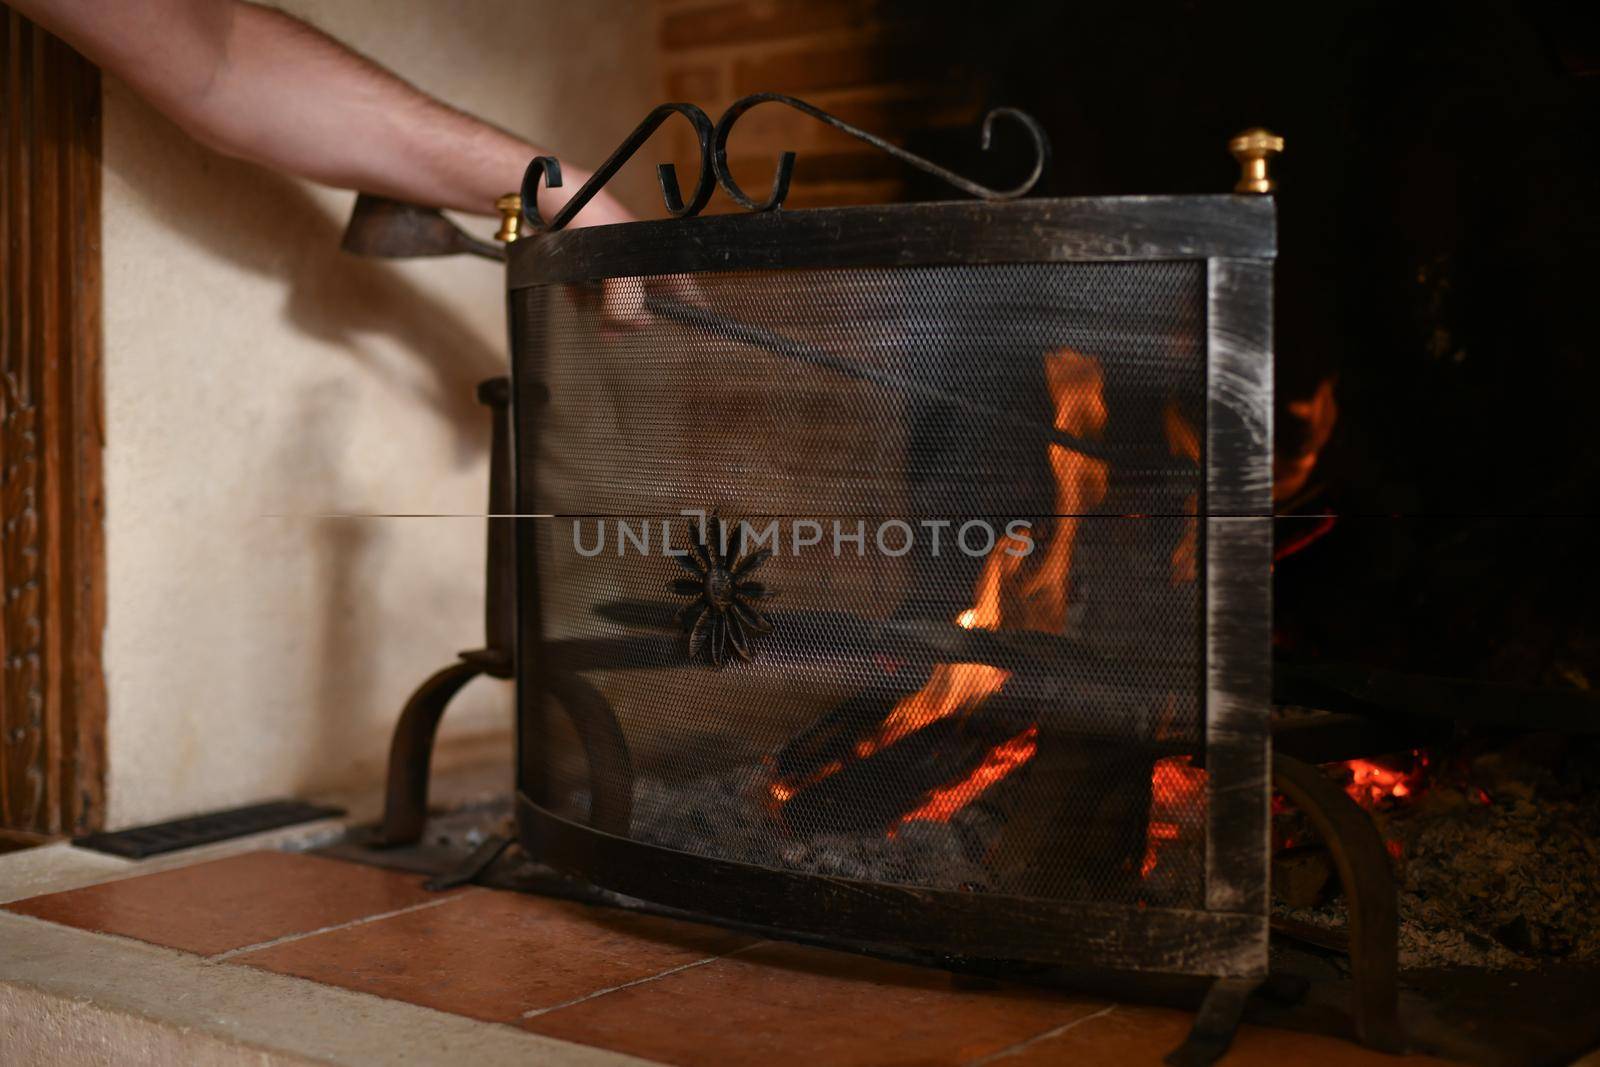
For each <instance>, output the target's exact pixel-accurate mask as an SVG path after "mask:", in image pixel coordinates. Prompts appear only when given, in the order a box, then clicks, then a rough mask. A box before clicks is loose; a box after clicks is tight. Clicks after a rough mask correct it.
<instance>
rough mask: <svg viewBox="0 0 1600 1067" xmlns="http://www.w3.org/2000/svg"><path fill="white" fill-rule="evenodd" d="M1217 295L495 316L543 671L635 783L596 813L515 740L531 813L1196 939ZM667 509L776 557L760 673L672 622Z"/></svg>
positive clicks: (883, 292)
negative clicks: (1210, 365)
mask: <svg viewBox="0 0 1600 1067" xmlns="http://www.w3.org/2000/svg"><path fill="white" fill-rule="evenodd" d="M1204 292H1205V285H1204V267H1203V264H1200V263H1195V262H1143V263H1071V264H1034V265H1008V266H978V267H934V268H915V269H881V270H833V271H788V272H754V273H727V274H709V275H697V276H693V277H686V276H674V277H667V278H651V279H637V278H635V279H621V280H617V281H613V282H610V283H607V284H606V285H605V286H599V285H593V286H546V287H535V288H531V289H526V290H521V291H519V292H517V293H516V294H514V299H515V301H516V303H515V305H514V307H513V313H514V315H515V316H517V319H518V333H517V336H518V338H519V342H518V343H519V346H520V347H519V351H518V353H517V358H518V360H519V374H518V386H519V389H521V390H522V393H521V394H520V395H519V398H518V399H519V403H518V407H517V410H518V413H519V419H520V420H521V422H520V424H519V427H518V436H519V449H520V450H521V463H520V470H519V479H520V480H519V493H520V497H521V498H520V500H519V510H521V511H523V512H537V513H541V514H550V515H552V516H555V517H553V518H549V519H542V520H538V521H535V522H532V523H529V524H527V529H528V530H529V533H527V534H526V535H525V536H527V537H528V538H529V539H530V541H531V543H530V544H525V545H524V546H523V547H524V549H525V550H531V551H533V552H534V553H535V556H536V559H537V561H538V568H539V575H540V581H539V584H540V602H539V604H538V605H537V608H538V611H539V613H540V627H541V629H542V633H543V640H544V649H543V652H544V659H543V661H544V663H545V664H546V666H547V668H548V669H551V670H562V671H577V672H579V673H581V674H582V676H583V677H584V678H585V679H586V680H587V681H588V682H589V683H590V684H592V685H593V686H594V687H595V688H596V689H597V690H598V691H599V693H600V694H601V695H602V696H603V698H604V700H605V702H606V703H608V704H609V706H610V709H611V713H612V714H614V716H615V718H616V720H617V723H618V724H619V726H620V730H621V735H622V737H623V738H624V739H625V741H626V745H627V749H628V752H629V755H630V768H629V770H628V771H626V772H622V771H617V770H615V769H614V768H600V769H598V773H599V774H600V775H601V778H602V780H600V781H597V782H596V781H592V780H591V768H590V767H589V765H588V760H587V758H586V756H585V754H584V748H583V746H582V745H581V744H580V743H579V741H578V735H577V733H576V732H575V731H574V730H573V729H572V728H571V726H570V724H569V723H567V721H566V711H565V710H563V709H562V708H561V707H560V705H558V704H556V703H555V702H554V701H546V702H545V704H544V705H543V706H542V707H540V706H535V707H533V708H524V710H523V712H522V714H524V715H530V714H531V715H540V716H542V717H543V719H544V720H545V721H544V722H543V723H542V724H541V730H540V736H541V738H542V744H541V746H540V747H539V748H538V750H537V751H536V752H534V753H533V754H532V756H531V758H533V759H536V760H538V761H539V763H540V766H539V767H538V775H537V777H538V780H539V781H540V782H541V783H542V788H541V792H542V796H539V797H538V798H537V799H539V800H540V801H541V802H542V803H543V804H544V805H545V806H547V807H548V808H550V809H551V810H552V811H555V812H556V813H558V814H561V815H564V816H566V817H568V818H573V819H576V820H579V821H581V820H583V819H584V818H586V817H587V815H588V812H589V807H590V803H591V793H592V791H593V789H595V788H598V789H603V790H611V791H616V790H622V791H626V792H628V793H629V794H631V797H632V815H631V821H630V823H629V825H628V827H627V828H626V830H627V833H628V834H629V835H630V836H632V837H635V838H637V839H640V840H645V841H649V842H651V843H655V844H661V845H666V846H669V847H672V848H676V849H681V850H684V851H687V852H692V853H697V854H701V855H710V856H716V857H720V858H725V859H732V860H738V861H742V862H747V863H754V864H758V865H762V866H768V867H778V868H788V869H794V870H802V871H813V872H817V873H826V874H832V875H837V876H843V877H852V878H861V879H867V880H877V881H885V882H899V883H907V884H915V885H926V886H934V887H945V888H954V887H960V888H966V889H974V890H979V891H996V892H1007V893H1012V894H1020V895H1032V896H1041V897H1051V898H1061V899H1085V900H1106V901H1128V902H1131V901H1135V900H1137V901H1147V902H1149V903H1151V904H1159V905H1166V906H1188V907H1194V906H1199V905H1200V904H1201V903H1202V901H1203V892H1202V873H1203V858H1204V847H1205V846H1204V836H1203V833H1204V830H1203V826H1204V818H1203V810H1202V805H1203V798H1204V788H1203V786H1202V785H1201V784H1200V777H1199V776H1200V773H1201V772H1199V771H1197V770H1196V769H1195V768H1194V763H1195V762H1197V757H1198V755H1199V753H1200V749H1201V739H1202V736H1203V733H1202V723H1201V689H1200V680H1201V662H1202V656H1201V644H1200V641H1201V623H1200V608H1201V605H1200V602H1199V600H1200V597H1199V589H1200V588H1201V581H1200V578H1201V575H1200V574H1199V566H1198V565H1199V561H1200V560H1201V559H1203V552H1202V551H1201V548H1202V546H1201V545H1200V544H1199V535H1200V531H1199V529H1198V526H1197V523H1196V521H1195V519H1194V518H1193V516H1194V515H1195V514H1196V512H1197V511H1200V510H1203V509H1202V508H1201V503H1202V502H1201V500H1200V493H1201V483H1202V479H1201V477H1200V474H1199V469H1200V463H1201V456H1200V454H1199V443H1198V442H1199V441H1201V440H1202V439H1203V432H1202V431H1203V425H1202V421H1201V420H1202V418H1203V411H1204V402H1205V356H1204V338H1205V323H1204ZM685 510H698V511H702V512H715V513H716V514H718V515H720V516H721V517H722V518H723V519H724V520H728V522H729V524H730V525H731V524H733V522H734V521H735V520H744V523H745V524H746V525H745V532H746V534H747V537H746V548H748V547H749V544H750V542H751V541H754V540H755V539H756V538H757V537H758V536H764V537H765V538H766V540H765V541H763V542H762V543H763V544H764V545H765V546H766V547H769V548H772V549H774V551H773V553H772V555H771V557H770V558H768V559H766V560H765V561H764V562H762V563H760V564H759V566H758V567H756V568H755V569H754V570H753V571H751V572H750V577H751V578H752V579H753V580H758V581H759V582H760V583H761V585H762V586H763V587H764V589H763V595H762V596H761V597H760V599H759V601H758V604H759V610H760V611H761V612H763V613H764V614H765V616H766V618H767V620H768V621H770V623H771V625H772V632H771V633H768V634H765V635H760V634H755V633H751V634H750V635H749V637H750V643H749V652H750V660H749V662H745V661H743V660H742V659H739V658H737V657H733V658H732V659H731V661H730V662H729V663H728V664H727V665H725V666H723V667H722V668H721V669H718V668H716V667H714V666H713V665H712V664H710V663H708V662H706V661H705V657H704V653H703V652H702V656H701V657H700V658H693V657H691V654H690V648H689V641H688V639H687V638H686V637H685V636H684V635H683V634H682V633H681V631H680V629H679V628H678V627H677V625H676V624H675V622H674V616H675V613H676V612H677V611H678V610H679V609H680V608H683V607H685V606H688V605H690V604H692V603H693V599H692V597H691V596H690V595H689V594H688V593H682V592H679V591H675V589H674V585H673V583H674V581H679V582H683V581H686V580H687V581H689V582H691V583H692V582H693V581H694V579H693V578H692V577H691V576H690V573H689V569H688V568H685V567H684V566H682V565H681V564H680V563H679V562H678V561H676V560H674V559H672V558H669V557H668V556H667V555H665V554H664V549H665V548H666V547H667V546H670V547H671V548H673V549H675V550H678V551H682V550H685V549H686V548H687V547H688V546H689V545H690V544H691V543H692V541H693V540H694V539H695V537H696V522H695V520H693V519H686V518H683V517H681V512H683V511H685ZM702 531H703V532H709V531H704V528H702ZM702 535H703V533H702ZM858 538H859V539H858ZM709 539H710V540H711V541H712V542H715V540H716V538H715V537H714V536H712V537H710V538H709ZM734 554H735V555H736V554H737V553H734ZM730 562H732V560H731V559H730ZM680 589H681V587H680ZM729 652H730V655H731V654H732V650H731V646H730V648H729ZM606 776H610V778H609V779H608V778H607V777H606ZM619 778H626V779H627V780H611V779H619Z"/></svg>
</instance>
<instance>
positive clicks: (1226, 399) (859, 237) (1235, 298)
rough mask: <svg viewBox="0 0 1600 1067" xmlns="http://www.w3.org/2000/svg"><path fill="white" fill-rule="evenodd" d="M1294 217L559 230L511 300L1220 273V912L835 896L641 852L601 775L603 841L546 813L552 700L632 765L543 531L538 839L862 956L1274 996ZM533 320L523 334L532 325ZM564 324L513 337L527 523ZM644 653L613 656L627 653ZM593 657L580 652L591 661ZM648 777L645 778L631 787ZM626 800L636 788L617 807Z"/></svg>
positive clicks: (1078, 208) (1210, 902)
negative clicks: (991, 276) (1282, 312)
mask: <svg viewBox="0 0 1600 1067" xmlns="http://www.w3.org/2000/svg"><path fill="white" fill-rule="evenodd" d="M1274 254H1275V212H1274V208H1273V205H1272V203H1271V201H1270V200H1267V199H1263V198H1258V197H1238V196H1196V197H1127V198H1095V199H1081V200H1031V201H1027V202H1022V203H1015V204H1000V203H990V204H972V203H948V204H914V205H899V206H891V207H873V208H839V209H826V210H817V211H804V212H795V213H786V212H768V213H758V214H754V215H740V216H719V217H710V218H700V219H676V220H664V221H658V222H643V223H630V224H627V225H621V226H601V227H592V228H585V229H579V230H567V231H559V230H552V231H546V232H544V233H538V234H535V235H534V236H533V237H531V238H525V239H523V240H520V241H518V242H516V243H515V244H513V245H512V246H511V249H510V256H509V261H508V267H507V288H508V293H509V294H513V295H514V294H516V293H517V291H519V290H523V289H527V288H529V287H535V286H548V285H566V284H587V283H593V282H597V281H601V280H603V279H606V278H612V277H625V276H626V277H632V276H639V275H654V274H680V273H687V274H694V273H705V272H714V271H731V270H757V269H759V270H788V269H801V268H807V269H810V268H821V267H831V268H852V267H904V266H922V265H935V264H955V263H960V264H975V263H1027V262H1053V263H1060V262H1076V261H1102V260H1125V261H1126V260H1171V259H1188V260H1202V261H1204V262H1205V264H1206V277H1207V297H1206V299H1207V346H1206V348H1207V379H1208V380H1207V395H1208V401H1207V404H1208V407H1207V415H1206V449H1205V487H1204V492H1203V497H1204V500H1203V504H1202V509H1201V514H1202V516H1203V518H1204V523H1203V538H1204V551H1205V560H1206V566H1205V572H1204V573H1205V582H1206V584H1205V587H1204V594H1203V599H1204V608H1203V619H1204V626H1205V636H1206V668H1207V670H1206V679H1205V707H1206V716H1205V722H1206V738H1205V740H1206V759H1207V763H1208V767H1209V768H1210V770H1211V774H1210V776H1209V778H1210V781H1211V782H1212V783H1213V788H1212V789H1211V792H1210V796H1209V798H1208V801H1209V802H1208V805H1207V812H1208V825H1207V863H1206V881H1205V906H1204V908H1203V909H1193V910H1185V909H1170V908H1135V907H1127V906H1121V905H1104V904H1088V903H1074V902H1064V901H1053V900H1043V899H1036V898H1023V897H1009V896H1002V895H996V894H970V893H960V892H954V891H942V890H932V889H923V888H916V887H906V886H890V885H883V884H879V883H871V882H853V881H849V880H843V879H836V878H821V877H816V876H811V875H804V874H796V873H793V872H786V871H780V870H774V869H769V868H763V867H756V866H752V865H748V864H741V863H733V862H728V861H723V860H716V859H709V858H706V857H702V856H695V855H691V854H688V853H683V852H677V851H672V850H667V849H662V848H657V847H654V846H650V845H645V844H642V843H639V842H637V841H633V840H630V839H628V838H627V837H626V832H627V825H628V824H627V816H626V812H627V810H628V800H629V798H627V797H623V796H609V795H607V791H606V790H605V789H604V788H603V785H602V783H603V781H606V780H610V781H617V780H621V781H627V780H629V778H627V777H625V776H624V777H621V778H618V777H615V776H614V775H599V774H597V775H595V776H594V788H595V791H594V797H595V802H594V803H595V809H594V811H593V813H592V814H591V817H590V824H589V825H588V826H581V825H578V824H576V823H573V822H570V821H568V820H566V819H563V818H561V817H559V816H557V815H555V814H553V813H552V812H550V811H549V810H547V809H546V808H544V807H542V806H541V805H540V804H539V802H538V801H539V798H541V797H542V796H543V795H544V789H543V783H542V781H541V780H540V773H539V767H540V759H539V754H540V751H541V748H542V745H543V738H542V737H541V736H540V729H541V726H542V722H543V719H542V715H543V711H542V709H543V707H544V698H545V696H546V695H547V694H548V695H549V696H550V697H552V698H553V699H554V701H555V703H558V704H560V705H561V706H562V707H563V709H564V710H565V712H566V713H567V714H568V715H569V716H570V717H571V718H572V720H573V722H574V723H575V724H576V725H577V727H578V731H579V736H580V738H581V739H582V741H583V744H584V747H585V749H586V751H587V752H588V754H589V757H590V759H591V767H593V766H595V765H596V764H595V763H594V761H596V760H598V761H601V765H605V766H609V767H612V768H616V769H619V770H622V769H624V768H626V766H627V751H626V742H625V738H624V737H623V735H622V731H621V730H620V728H619V727H618V726H617V723H616V719H615V716H614V713H613V712H612V711H611V709H610V708H609V707H608V706H607V705H606V704H605V701H604V700H603V698H601V697H600V694H599V693H598V691H597V690H595V689H594V688H593V687H592V686H590V685H589V684H588V683H587V682H585V681H584V680H583V679H582V677H581V676H580V674H579V670H580V669H588V668H590V667H594V666H598V665H599V662H598V661H597V660H596V659H594V656H595V654H597V653H600V654H603V652H604V650H593V649H589V650H582V651H585V655H584V656H583V658H582V659H581V660H580V659H578V658H572V657H569V656H568V654H567V652H566V651H565V650H564V648H563V646H562V643H561V642H556V643H555V644H556V646H557V647H555V648H551V646H550V645H548V644H547V643H546V641H545V640H544V638H543V633H542V622H543V620H542V613H541V611H540V609H539V604H540V597H539V573H538V565H537V561H536V560H535V558H534V553H533V552H532V551H528V550H527V547H528V546H529V545H531V543H532V540H531V536H530V534H531V530H530V529H528V528H527V524H531V523H534V522H538V521H540V520H538V519H536V518H532V517H522V518H518V519H516V520H514V521H515V522H517V523H518V524H520V525H521V526H522V527H523V529H521V530H519V536H518V537H517V539H516V540H517V545H518V552H517V554H516V572H517V587H518V595H517V598H516V599H517V606H518V619H517V638H516V646H517V652H516V658H517V670H516V676H517V684H518V697H517V700H518V716H517V719H518V729H519V733H520V736H519V758H518V797H517V816H518V820H517V821H518V836H519V840H520V842H521V843H522V845H523V847H524V848H525V849H526V850H527V851H528V853H529V854H530V855H531V856H533V857H535V858H536V859H539V860H542V861H544V862H547V863H549V864H551V865H552V866H554V867H557V868H559V869H563V870H566V871H568V872H570V873H573V874H576V875H579V876H581V877H584V878H586V879H588V880H590V881H591V882H593V883H594V884H596V885H600V886H602V887H604V888H607V889H612V890H615V891H617V892H622V893H626V894H628V895H631V896H636V897H640V898H643V899H647V900H651V901H654V902H657V903H661V904H666V905H669V906H676V907H681V908H684V909H686V910H691V911H694V912H697V913H700V914H702V915H706V916H708V917H721V918H724V919H726V920H730V921H736V922H745V923H753V924H756V925H761V926H767V927H772V928H775V929H781V930H787V931H790V932H794V933H797V934H801V935H804V936H809V937H813V938H821V939H824V940H828V941H832V942H836V943H840V944H844V945H848V946H850V947H862V946H872V945H881V946H886V947H896V948H917V949H924V950H929V951H936V952H937V951H943V952H949V953H952V954H957V955H972V956H987V957H993V958H1007V959H1017V960H1031V961H1038V962H1043V963H1055V964H1072V965H1075V966H1080V967H1086V968H1110V969H1119V970H1135V971H1158V972H1166V973H1174V974H1189V975H1207V976H1227V977H1260V976H1261V975H1264V974H1265V972H1266V964H1267V954H1266V945H1267V932H1268V920H1267V890H1268V858H1269V857H1268V841H1267V820H1268V796H1269V780H1270V768H1269V757H1268V720H1267V712H1268V707H1269V700H1270V685H1271V666H1270V658H1269V657H1270V640H1269V637H1270V635H1269V626H1270V585H1269V582H1268V580H1267V576H1268V574H1269V573H1270V563H1271V529H1270V522H1271V518H1270V515H1271V499H1270V497H1271V470H1270V459H1271V451H1272V423H1271V396H1272V371H1271V367H1272V360H1271V317H1270V312H1271V279H1272V273H1271V261H1272V258H1273V256H1274ZM513 318H514V321H515V320H516V317H515V316H514V317H513ZM542 326H543V324H542V323H541V322H540V321H539V320H538V319H537V318H524V319H521V320H520V321H516V324H515V325H514V326H513V336H512V348H513V353H514V356H513V365H512V382H513V390H512V395H513V400H512V409H513V423H514V425H513V437H514V439H515V441H516V448H515V452H516V456H517V457H518V462H517V463H516V470H515V472H514V480H515V482H516V494H515V497H516V499H515V506H516V507H515V510H516V514H518V515H519V516H531V515H533V514H534V513H536V512H537V511H538V504H539V496H538V486H537V484H536V481H535V471H534V469H533V466H532V464H530V463H526V462H522V460H523V459H525V458H526V457H529V456H532V455H533V454H534V450H535V449H536V447H537V445H536V438H537V432H538V423H539V413H540V409H541V408H542V406H543V405H544V404H545V403H546V401H547V399H548V395H549V394H548V390H547V387H546V385H545V382H544V369H543V366H542V362H541V361H542V359H543V356H544V353H545V346H544V343H543V340H542V339H541V338H540V337H539V336H537V334H538V332H539V331H540V330H541V329H542ZM621 650H622V648H621V646H619V647H618V648H617V649H615V650H613V652H614V653H615V652H620V651H621ZM571 651H572V652H573V653H574V654H577V653H578V652H580V650H578V649H573V650H571ZM624 774H625V772H624ZM616 792H619V793H620V792H625V790H616Z"/></svg>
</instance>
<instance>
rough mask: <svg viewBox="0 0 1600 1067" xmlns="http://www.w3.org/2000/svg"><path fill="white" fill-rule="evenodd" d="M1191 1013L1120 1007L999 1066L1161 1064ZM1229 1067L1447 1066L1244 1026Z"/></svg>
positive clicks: (1177, 1041) (1345, 1043) (1230, 1052)
mask: <svg viewBox="0 0 1600 1067" xmlns="http://www.w3.org/2000/svg"><path fill="white" fill-rule="evenodd" d="M1193 1020H1194V1016H1193V1014H1191V1013H1190V1012H1186V1011H1175V1010H1173V1009H1171V1008H1151V1007H1145V1006H1143V1005H1136V1004H1130V1005H1119V1006H1117V1007H1115V1008H1113V1009H1112V1010H1111V1011H1109V1012H1107V1013H1106V1014H1104V1015H1099V1016H1095V1017H1091V1018H1086V1019H1084V1020H1083V1021H1082V1022H1080V1023H1079V1024H1078V1025H1076V1026H1072V1027H1069V1028H1067V1029H1066V1030H1064V1031H1063V1032H1061V1033H1059V1034H1055V1035H1053V1036H1051V1037H1047V1038H1044V1039H1042V1040H1039V1041H1036V1042H1034V1043H1033V1044H1030V1045H1028V1046H1027V1047H1025V1048H1022V1049H1018V1050H1017V1051H1016V1052H1015V1053H1013V1054H1011V1055H1008V1056H1006V1057H1004V1058H1003V1059H1001V1060H999V1061H997V1062H996V1063H995V1065H994V1067H1056V1065H1057V1064H1062V1063H1115V1064H1118V1065H1127V1067H1142V1065H1150V1067H1157V1065H1159V1064H1160V1063H1161V1057H1163V1056H1165V1055H1166V1054H1167V1053H1169V1052H1171V1051H1172V1050H1173V1049H1175V1048H1177V1047H1178V1046H1179V1045H1181V1044H1182V1043H1183V1039H1184V1038H1185V1037H1186V1036H1188V1033H1189V1024H1190V1023H1191V1022H1193ZM1222 1063H1223V1065H1224V1067H1282V1065H1283V1064H1294V1065H1295V1067H1424V1065H1436V1067H1448V1065H1447V1064H1446V1063H1445V1062H1444V1061H1443V1060H1436V1059H1433V1058H1432V1057H1429V1056H1389V1055H1386V1054H1384V1053H1382V1052H1374V1051H1372V1050H1371V1049H1366V1048H1362V1047H1361V1046H1360V1045H1355V1044H1351V1043H1350V1042H1348V1041H1341V1040H1339V1039H1338V1038H1333V1037H1322V1036H1320V1035H1317V1034H1302V1033H1297V1032H1295V1031H1292V1030H1273V1029H1268V1028H1266V1027H1261V1026H1244V1027H1241V1028H1240V1029H1239V1035H1238V1037H1236V1038H1235V1039H1234V1042H1233V1047H1232V1048H1231V1049H1229V1050H1228V1055H1227V1056H1226V1057H1225V1058H1224V1059H1223V1061H1222Z"/></svg>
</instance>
